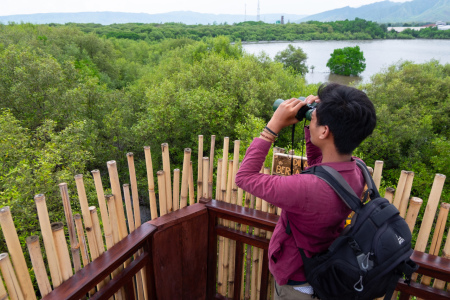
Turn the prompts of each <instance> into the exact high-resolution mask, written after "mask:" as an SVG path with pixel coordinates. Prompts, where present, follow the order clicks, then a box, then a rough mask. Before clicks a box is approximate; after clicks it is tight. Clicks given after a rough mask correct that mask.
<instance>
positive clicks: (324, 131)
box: [319, 125, 332, 140]
mask: <svg viewBox="0 0 450 300" xmlns="http://www.w3.org/2000/svg"><path fill="white" fill-rule="evenodd" d="M320 127H321V128H320V134H319V138H320V139H321V140H325V139H327V138H328V137H329V136H330V135H332V133H331V131H330V127H328V125H322V126H320Z"/></svg>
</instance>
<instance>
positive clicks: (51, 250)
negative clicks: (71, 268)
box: [34, 194, 62, 289]
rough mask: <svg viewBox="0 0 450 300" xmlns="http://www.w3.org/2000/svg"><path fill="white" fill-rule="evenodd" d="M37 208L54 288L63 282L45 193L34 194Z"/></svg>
mask: <svg viewBox="0 0 450 300" xmlns="http://www.w3.org/2000/svg"><path fill="white" fill-rule="evenodd" d="M34 200H35V202H36V208H37V212H38V216H39V223H40V225H41V232H42V238H43V240H44V247H45V252H46V253H47V261H48V266H49V268H50V276H51V278H52V283H53V288H54V289H55V288H56V287H58V286H59V285H60V284H61V283H62V276H61V267H60V265H59V261H58V256H57V252H56V246H55V241H54V240H53V235H52V229H51V225H50V220H49V217H48V211H47V204H46V202H45V197H44V195H43V194H39V195H36V196H34Z"/></svg>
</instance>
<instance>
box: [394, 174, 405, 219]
mask: <svg viewBox="0 0 450 300" xmlns="http://www.w3.org/2000/svg"><path fill="white" fill-rule="evenodd" d="M407 177H408V173H407V171H405V170H402V171H401V173H400V178H399V179H398V183H397V189H396V191H395V197H394V201H393V204H394V206H395V207H396V208H397V209H398V210H400V203H401V201H402V197H403V190H404V189H405V183H406V178H407Z"/></svg>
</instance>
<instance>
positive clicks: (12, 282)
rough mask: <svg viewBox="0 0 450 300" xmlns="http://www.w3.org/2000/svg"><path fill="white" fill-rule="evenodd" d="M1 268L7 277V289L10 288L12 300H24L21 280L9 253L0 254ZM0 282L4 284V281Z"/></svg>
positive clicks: (9, 292)
mask: <svg viewBox="0 0 450 300" xmlns="http://www.w3.org/2000/svg"><path fill="white" fill-rule="evenodd" d="M0 270H2V274H3V277H4V278H5V284H6V289H7V290H8V294H9V296H10V297H11V300H16V299H17V300H24V299H25V297H24V296H23V293H22V289H21V288H20V285H19V281H18V280H17V277H16V274H15V273H14V269H13V266H12V264H11V261H10V260H9V255H8V253H2V254H0ZM0 284H1V285H3V283H2V282H0Z"/></svg>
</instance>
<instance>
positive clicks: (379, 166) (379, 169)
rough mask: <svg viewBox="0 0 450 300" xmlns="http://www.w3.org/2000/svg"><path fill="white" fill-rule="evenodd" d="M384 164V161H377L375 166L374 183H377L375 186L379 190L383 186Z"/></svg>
mask: <svg viewBox="0 0 450 300" xmlns="http://www.w3.org/2000/svg"><path fill="white" fill-rule="evenodd" d="M383 164H384V162H383V161H382V160H376V161H375V166H374V168H373V176H372V177H373V182H374V183H375V186H376V187H377V190H379V189H380V184H381V173H382V172H383Z"/></svg>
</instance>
